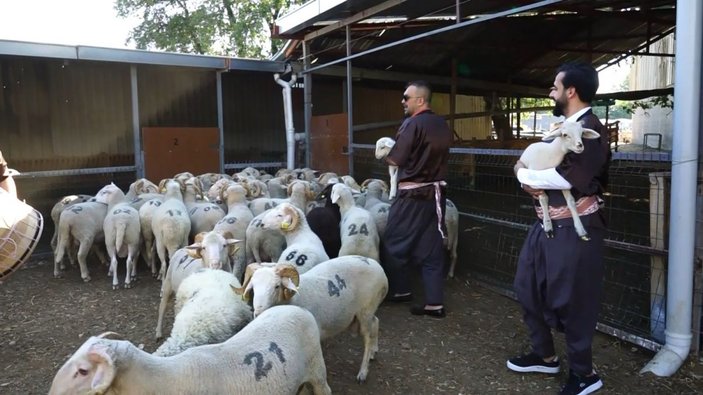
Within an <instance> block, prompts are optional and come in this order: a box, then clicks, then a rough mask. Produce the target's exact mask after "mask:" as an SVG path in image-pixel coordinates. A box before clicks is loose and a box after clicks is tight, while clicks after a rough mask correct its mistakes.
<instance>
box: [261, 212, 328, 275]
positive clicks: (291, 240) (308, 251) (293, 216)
mask: <svg viewBox="0 0 703 395" xmlns="http://www.w3.org/2000/svg"><path fill="white" fill-rule="evenodd" d="M261 222H262V223H263V224H264V229H271V230H278V231H280V232H281V233H282V234H283V236H284V237H285V238H286V249H285V250H283V252H282V253H281V255H280V257H279V258H278V263H289V264H291V265H295V266H297V270H298V273H300V274H303V273H305V272H306V271H308V270H310V269H311V268H313V267H314V266H315V265H317V264H318V263H320V262H323V261H327V260H329V259H330V258H329V256H328V255H327V253H326V252H325V247H324V246H323V245H322V241H321V240H320V238H319V237H317V235H316V234H315V232H313V231H312V230H311V229H310V226H308V222H307V220H306V219H305V214H304V213H303V211H302V210H300V209H299V208H297V207H295V206H293V205H292V204H290V203H283V204H281V205H279V206H277V207H275V208H273V209H271V210H269V211H267V212H266V214H264V216H263V218H262V219H261Z"/></svg>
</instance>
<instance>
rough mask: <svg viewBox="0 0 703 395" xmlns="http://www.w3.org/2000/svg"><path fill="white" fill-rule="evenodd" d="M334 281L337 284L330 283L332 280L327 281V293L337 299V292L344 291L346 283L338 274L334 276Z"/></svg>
mask: <svg viewBox="0 0 703 395" xmlns="http://www.w3.org/2000/svg"><path fill="white" fill-rule="evenodd" d="M334 279H335V280H337V284H335V283H334V282H332V280H327V292H329V294H330V296H336V297H339V291H341V290H343V289H345V288H346V287H347V283H346V281H344V280H343V279H342V278H341V277H339V274H335V275H334Z"/></svg>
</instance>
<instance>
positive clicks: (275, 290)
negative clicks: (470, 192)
mask: <svg viewBox="0 0 703 395" xmlns="http://www.w3.org/2000/svg"><path fill="white" fill-rule="evenodd" d="M388 190H389V188H388V186H387V185H386V183H385V182H384V181H381V180H376V179H369V180H366V181H364V183H362V184H361V185H358V184H357V182H356V181H355V180H354V179H353V178H352V177H350V176H342V177H340V176H338V175H336V174H334V173H323V174H318V173H317V172H316V171H313V170H310V169H296V170H280V171H279V172H278V173H276V175H275V176H274V175H270V174H266V173H264V172H261V171H258V170H256V169H254V168H246V169H244V170H242V171H241V172H239V173H236V174H234V175H232V176H229V175H226V174H215V173H207V174H202V175H199V176H194V175H193V174H190V173H181V174H177V175H175V176H174V177H173V178H171V179H165V180H162V181H161V182H160V184H159V185H158V186H157V185H155V184H153V183H152V182H150V181H148V180H146V179H140V180H137V181H135V182H134V183H132V184H131V185H130V187H129V190H128V191H127V192H126V193H124V192H123V191H122V190H121V189H120V188H118V187H117V186H115V185H114V184H110V185H106V186H105V187H103V188H102V189H100V191H98V193H97V194H96V195H95V196H87V195H74V196H67V197H65V198H63V199H61V200H60V201H59V202H58V203H57V204H56V205H55V206H54V208H53V210H52V213H51V216H52V219H53V220H54V223H55V225H56V227H55V229H56V231H55V234H54V237H53V238H52V247H53V248H54V256H55V260H54V276H55V277H57V278H58V277H61V276H62V275H63V271H64V269H65V266H64V257H66V258H68V260H69V261H70V262H71V263H74V262H75V261H78V264H79V266H80V272H81V277H82V278H83V280H84V281H90V274H89V271H88V266H87V261H88V259H87V258H88V255H89V254H91V253H93V254H96V255H97V256H98V258H99V259H100V260H101V261H102V262H103V263H105V264H107V265H108V267H109V269H108V275H111V276H112V285H113V289H118V288H119V286H120V281H119V280H120V279H119V278H118V273H119V272H122V273H124V282H123V286H124V287H125V288H130V287H131V286H132V284H133V281H134V279H135V277H136V273H137V271H136V265H137V261H138V260H139V259H140V257H141V258H142V259H143V260H144V261H145V262H146V264H147V265H148V267H149V268H150V270H151V273H152V274H153V276H154V277H156V278H158V279H159V280H161V301H160V304H159V307H158V315H157V316H156V317H155V321H156V330H155V336H156V338H157V339H161V338H163V333H162V326H163V319H164V315H165V313H166V310H167V308H168V306H169V304H170V303H171V302H172V301H174V300H175V302H174V303H173V304H174V311H175V320H174V323H173V327H172V330H171V333H170V335H169V337H168V338H167V339H166V340H165V341H164V342H163V343H162V344H161V345H160V347H159V348H158V349H157V350H156V351H155V352H154V353H153V354H149V353H146V352H144V351H143V350H141V349H139V348H137V347H136V346H134V345H133V344H132V343H130V342H128V341H124V340H112V339H109V338H108V336H107V334H104V335H101V336H98V337H91V338H90V339H89V340H88V341H86V342H85V343H84V344H83V345H82V346H81V347H80V348H79V349H78V350H77V351H76V352H75V353H74V354H73V355H72V356H71V357H70V358H69V360H68V361H67V362H66V363H65V364H64V365H63V366H62V367H61V368H60V370H59V371H58V372H57V374H56V376H55V378H54V381H53V383H52V387H51V391H50V393H51V394H68V393H71V394H72V393H95V394H101V393H105V392H109V393H167V392H168V393H176V392H178V393H245V392H246V393H276V394H296V393H298V392H299V391H300V390H304V391H312V392H313V393H315V394H329V393H330V392H331V391H330V388H329V386H328V385H327V379H326V376H327V375H326V368H325V362H324V359H323V357H322V351H321V348H320V341H322V340H325V339H327V338H330V337H333V336H336V335H338V334H340V333H342V332H344V331H345V330H347V329H352V330H353V331H355V332H358V333H359V334H360V335H361V337H362V339H363V344H364V353H363V359H362V362H361V367H360V369H359V372H358V374H357V380H358V381H360V382H363V381H365V380H366V377H367V375H368V369H369V361H370V360H371V359H373V358H374V354H375V353H376V352H377V351H378V332H379V320H378V318H377V317H376V311H377V309H378V306H379V305H380V304H381V302H382V301H383V300H384V298H385V296H386V293H387V292H388V280H387V278H386V275H385V273H384V270H383V268H382V267H381V264H380V263H379V262H380V259H379V243H380V240H381V236H382V235H383V232H384V230H385V226H386V221H387V217H388V212H389V210H390V203H389V201H388ZM458 221H459V215H458V211H457V209H456V206H454V204H453V203H452V202H451V201H449V200H448V201H447V215H446V222H447V228H448V232H449V245H448V252H449V257H450V259H451V269H450V272H449V275H450V276H453V272H454V265H455V263H456V246H457V239H458ZM103 242H104V246H105V250H103V249H102V248H101V244H102V243H103ZM105 252H107V255H106V254H105ZM118 258H126V259H125V268H124V269H122V268H121V267H120V262H121V261H118ZM123 270H124V271H123ZM194 377H197V380H193V378H194Z"/></svg>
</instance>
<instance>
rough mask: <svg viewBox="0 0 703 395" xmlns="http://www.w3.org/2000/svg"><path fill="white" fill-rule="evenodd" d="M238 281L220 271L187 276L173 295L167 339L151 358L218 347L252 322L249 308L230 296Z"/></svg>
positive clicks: (232, 294)
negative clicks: (171, 325)
mask: <svg viewBox="0 0 703 395" xmlns="http://www.w3.org/2000/svg"><path fill="white" fill-rule="evenodd" d="M232 287H240V285H239V281H238V280H237V279H236V278H234V276H232V273H228V272H225V271H222V270H214V269H203V270H201V271H199V272H196V273H193V274H192V275H190V276H188V278H186V279H185V280H183V282H182V283H181V286H180V287H179V288H178V292H176V319H175V321H174V322H173V328H172V329H171V335H170V336H169V337H168V339H166V341H164V342H163V344H161V346H159V348H158V349H156V351H154V355H158V356H162V357H167V356H170V355H175V354H178V353H181V352H183V351H185V350H186V349H189V348H191V347H196V346H201V345H204V344H214V343H221V342H223V341H225V340H227V339H229V338H230V337H232V336H233V335H234V334H236V333H237V332H239V330H241V329H242V328H244V326H245V325H246V324H248V323H249V322H250V321H251V320H252V318H253V317H252V313H251V308H250V307H249V305H248V304H246V303H245V302H244V301H243V300H242V299H241V298H239V297H237V295H236V294H235V293H234V292H232Z"/></svg>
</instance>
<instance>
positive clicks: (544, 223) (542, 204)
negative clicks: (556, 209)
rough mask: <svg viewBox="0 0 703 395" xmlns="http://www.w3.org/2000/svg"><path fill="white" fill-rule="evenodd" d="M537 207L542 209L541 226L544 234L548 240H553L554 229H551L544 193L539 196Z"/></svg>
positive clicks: (547, 203)
mask: <svg viewBox="0 0 703 395" xmlns="http://www.w3.org/2000/svg"><path fill="white" fill-rule="evenodd" d="M539 206H540V207H542V226H543V228H544V234H545V235H547V238H548V239H552V238H554V229H553V228H552V219H551V218H550V217H549V197H547V194H546V193H542V194H541V195H539Z"/></svg>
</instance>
